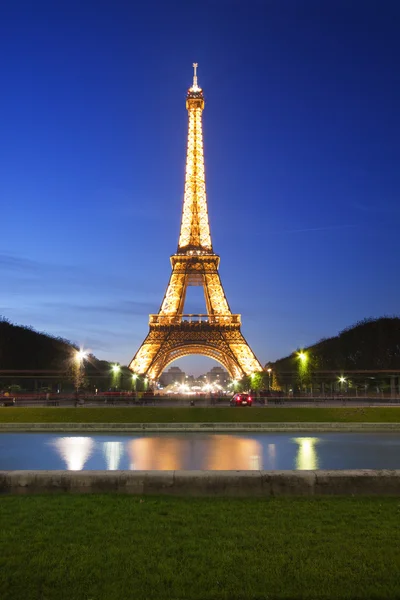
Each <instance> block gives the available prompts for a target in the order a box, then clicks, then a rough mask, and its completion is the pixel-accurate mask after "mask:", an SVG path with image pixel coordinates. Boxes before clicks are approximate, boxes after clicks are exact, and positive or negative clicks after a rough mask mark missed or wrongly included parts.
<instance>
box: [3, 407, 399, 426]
mask: <svg viewBox="0 0 400 600" xmlns="http://www.w3.org/2000/svg"><path fill="white" fill-rule="evenodd" d="M0 422H1V423H221V422H229V423H239V422H243V423H249V422H250V423H255V422H263V423H283V422H309V423H311V422H315V423H321V422H342V423H361V422H363V423H399V422H400V407H393V408H392V407H389V408H380V407H377V408H375V407H372V408H369V407H365V408H356V407H349V408H346V407H340V408H284V407H276V408H275V407H270V408H258V407H251V408H228V407H227V408H197V407H194V408H193V407H188V408H162V407H156V408H154V407H132V408H120V407H109V408H13V407H12V408H1V409H0Z"/></svg>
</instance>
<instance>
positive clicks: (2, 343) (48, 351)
mask: <svg viewBox="0 0 400 600" xmlns="http://www.w3.org/2000/svg"><path fill="white" fill-rule="evenodd" d="M76 349H77V348H76V346H74V344H72V343H71V342H69V341H68V340H65V339H63V338H61V337H53V336H51V335H48V334H45V333H39V332H37V331H35V330H34V329H32V328H31V327H24V326H21V325H14V324H12V323H10V322H9V321H8V320H7V319H5V318H4V317H0V369H1V370H7V369H10V370H11V369H19V370H22V369H24V370H34V369H35V370H36V369H37V370H40V369H49V370H63V369H66V368H67V366H68V362H69V360H70V359H71V356H72V355H73V353H74V352H75V351H76Z"/></svg>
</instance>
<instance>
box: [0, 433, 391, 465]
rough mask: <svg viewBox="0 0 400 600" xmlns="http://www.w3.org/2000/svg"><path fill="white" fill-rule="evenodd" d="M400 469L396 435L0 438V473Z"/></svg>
mask: <svg viewBox="0 0 400 600" xmlns="http://www.w3.org/2000/svg"><path fill="white" fill-rule="evenodd" d="M13 469H67V470H72V471H79V470H82V469H88V470H92V469H107V470H110V471H115V470H117V469H135V470H153V469H157V470H166V469H168V470H169V469H171V470H179V469H188V470H193V469H210V470H221V469H223V470H242V469H245V470H258V469H265V470H275V469H282V470H285V469H299V470H304V469H306V470H313V469H400V435H399V434H396V433H320V434H318V436H317V435H310V434H304V435H302V434H300V433H299V434H297V435H296V434H295V435H293V433H283V432H282V433H278V432H276V433H246V434H239V433H232V434H223V433H221V434H209V433H207V434H206V433H177V434H167V433H165V434H162V433H161V434H150V433H148V434H146V433H143V434H139V433H138V434H121V435H112V434H105V433H98V434H93V435H90V436H89V435H88V436H82V435H79V434H78V435H74V434H70V435H69V436H65V435H62V434H53V433H51V434H50V433H2V434H0V470H13Z"/></svg>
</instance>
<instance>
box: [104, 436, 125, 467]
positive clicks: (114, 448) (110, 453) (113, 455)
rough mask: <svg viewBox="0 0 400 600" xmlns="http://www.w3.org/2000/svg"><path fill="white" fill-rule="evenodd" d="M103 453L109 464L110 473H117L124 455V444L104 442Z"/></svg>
mask: <svg viewBox="0 0 400 600" xmlns="http://www.w3.org/2000/svg"><path fill="white" fill-rule="evenodd" d="M103 452H104V456H105V459H106V463H107V470H108V471H116V470H117V469H118V465H119V461H120V460H121V457H122V455H123V453H124V445H123V443H122V442H103Z"/></svg>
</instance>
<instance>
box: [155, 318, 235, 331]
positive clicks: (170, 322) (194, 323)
mask: <svg viewBox="0 0 400 600" xmlns="http://www.w3.org/2000/svg"><path fill="white" fill-rule="evenodd" d="M240 324H241V319H240V315H232V314H230V315H206V314H204V315H202V314H192V315H183V314H182V315H176V314H175V315H160V314H156V315H150V319H149V325H150V327H151V328H152V329H153V328H154V329H158V328H159V327H166V328H168V329H170V328H171V329H174V328H176V329H182V328H184V329H213V328H215V329H220V328H221V327H229V328H234V329H239V328H240Z"/></svg>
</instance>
